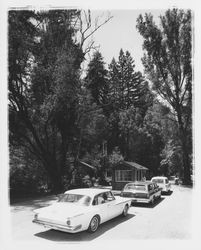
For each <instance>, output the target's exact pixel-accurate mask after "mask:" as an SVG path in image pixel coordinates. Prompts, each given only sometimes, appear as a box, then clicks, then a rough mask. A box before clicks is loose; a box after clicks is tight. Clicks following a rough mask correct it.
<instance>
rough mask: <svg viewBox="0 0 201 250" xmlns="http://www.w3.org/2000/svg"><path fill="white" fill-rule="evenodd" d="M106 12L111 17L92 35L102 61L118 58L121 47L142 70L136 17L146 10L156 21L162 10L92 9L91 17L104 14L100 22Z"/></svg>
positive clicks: (140, 39)
mask: <svg viewBox="0 0 201 250" xmlns="http://www.w3.org/2000/svg"><path fill="white" fill-rule="evenodd" d="M108 12H109V14H110V15H111V16H113V18H112V19H111V20H110V21H109V22H107V23H106V24H105V25H103V26H102V27H100V29H98V30H97V31H96V32H95V33H94V35H93V40H94V41H95V44H96V45H99V46H100V47H99V51H100V52H101V54H102V56H103V58H104V61H105V62H106V64H109V63H110V62H111V60H112V58H113V57H114V58H115V59H118V55H119V51H120V49H121V48H122V49H123V51H126V50H128V51H129V52H130V53H131V55H132V57H133V59H134V61H135V65H136V67H135V69H136V70H137V71H138V70H139V71H141V72H143V66H142V63H141V58H142V56H143V50H142V44H143V38H142V36H141V35H140V34H139V32H138V31H137V29H136V19H137V18H138V16H139V15H140V14H142V15H143V16H144V14H145V13H146V12H147V13H151V14H152V15H153V16H154V20H155V21H156V23H158V20H159V18H158V17H159V16H160V15H161V14H163V13H164V10H162V9H161V10H160V9H158V10H149V9H148V10H146V9H144V10H93V11H92V18H95V17H97V16H101V15H103V14H104V15H103V17H101V19H100V22H101V21H102V22H103V21H104V20H105V19H106V17H107V15H108Z"/></svg>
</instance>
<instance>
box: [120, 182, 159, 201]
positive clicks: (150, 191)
mask: <svg viewBox="0 0 201 250" xmlns="http://www.w3.org/2000/svg"><path fill="white" fill-rule="evenodd" d="M121 197H129V198H132V202H133V203H134V202H140V203H152V204H153V203H154V201H155V200H156V199H159V198H160V197H161V188H160V187H159V186H158V185H157V184H155V183H152V182H150V181H145V182H140V181H136V182H130V183H128V184H126V185H125V187H124V189H123V190H122V192H121Z"/></svg>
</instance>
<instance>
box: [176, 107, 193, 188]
mask: <svg viewBox="0 0 201 250" xmlns="http://www.w3.org/2000/svg"><path fill="white" fill-rule="evenodd" d="M177 117H178V124H179V132H180V140H181V146H182V158H183V184H185V185H190V184H191V176H190V174H191V173H190V161H189V153H188V147H187V131H186V130H185V129H184V126H183V121H182V116H181V112H180V110H179V109H178V110H177Z"/></svg>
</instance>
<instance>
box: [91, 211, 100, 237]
mask: <svg viewBox="0 0 201 250" xmlns="http://www.w3.org/2000/svg"><path fill="white" fill-rule="evenodd" d="M99 223H100V220H99V217H98V216H97V215H95V216H94V217H93V218H92V219H91V221H90V224H89V228H88V232H90V233H95V232H96V230H97V229H98V227H99Z"/></svg>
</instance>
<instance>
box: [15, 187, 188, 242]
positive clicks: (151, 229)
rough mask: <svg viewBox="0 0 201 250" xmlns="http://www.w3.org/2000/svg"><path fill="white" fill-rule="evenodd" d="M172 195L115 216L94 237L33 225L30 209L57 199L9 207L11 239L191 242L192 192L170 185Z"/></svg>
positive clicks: (36, 200) (52, 198)
mask: <svg viewBox="0 0 201 250" xmlns="http://www.w3.org/2000/svg"><path fill="white" fill-rule="evenodd" d="M172 188H173V192H172V194H171V195H167V196H162V199H161V200H160V201H159V202H157V203H156V204H155V205H154V206H152V207H150V206H146V205H135V206H132V207H131V208H130V210H129V215H128V216H127V218H126V219H125V218H121V217H117V218H115V219H113V220H111V221H109V222H106V223H104V224H102V225H100V228H99V229H98V231H97V232H96V233H94V234H89V233H87V232H81V233H77V234H68V233H63V232H57V231H54V230H48V229H45V228H43V227H41V226H38V225H36V224H34V223H32V222H31V221H32V218H33V212H32V211H33V210H34V209H35V208H39V207H43V206H46V205H49V204H52V203H53V202H55V200H56V197H55V196H50V197H46V198H44V199H34V200H30V201H26V202H19V203H15V204H13V205H12V206H11V216H12V217H11V218H12V237H13V240H26V241H27V240H34V242H37V241H39V242H40V241H43V242H44V241H46V242H59V243H68V242H72V241H93V242H94V241H97V240H110V239H112V240H116V239H118V240H125V239H126V240H135V239H141V240H144V239H166V240H168V239H190V238H191V232H192V230H191V221H192V219H191V210H192V189H191V188H187V187H181V186H172Z"/></svg>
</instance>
